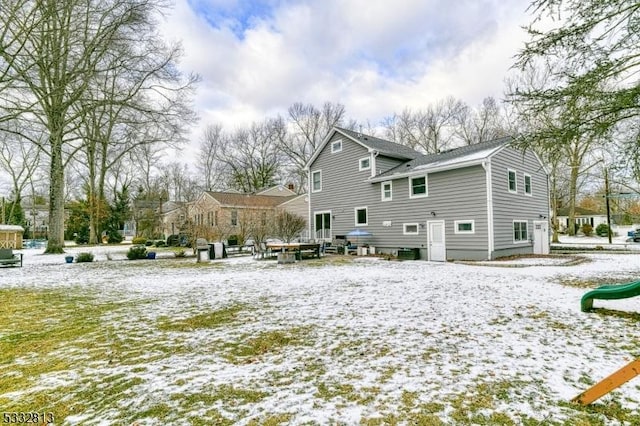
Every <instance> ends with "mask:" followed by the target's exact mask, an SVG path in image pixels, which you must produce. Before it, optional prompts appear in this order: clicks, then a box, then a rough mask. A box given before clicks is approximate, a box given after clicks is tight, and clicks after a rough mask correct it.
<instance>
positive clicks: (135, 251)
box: [127, 245, 147, 260]
mask: <svg viewBox="0 0 640 426" xmlns="http://www.w3.org/2000/svg"><path fill="white" fill-rule="evenodd" d="M146 258H147V248H146V247H145V246H141V245H137V246H132V247H130V248H129V251H128V252H127V259H129V260H135V259H146Z"/></svg>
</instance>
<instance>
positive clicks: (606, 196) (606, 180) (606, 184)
mask: <svg viewBox="0 0 640 426" xmlns="http://www.w3.org/2000/svg"><path fill="white" fill-rule="evenodd" d="M604 199H605V202H606V204H607V228H608V230H607V234H608V236H609V244H611V209H610V207H609V169H608V168H607V167H605V168H604Z"/></svg>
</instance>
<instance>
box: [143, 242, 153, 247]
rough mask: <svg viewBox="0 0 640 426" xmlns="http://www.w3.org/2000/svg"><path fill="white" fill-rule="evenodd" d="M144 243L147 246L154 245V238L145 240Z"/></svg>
mask: <svg viewBox="0 0 640 426" xmlns="http://www.w3.org/2000/svg"><path fill="white" fill-rule="evenodd" d="M144 245H145V246H147V247H150V246H152V245H153V240H147V241H145V242H144Z"/></svg>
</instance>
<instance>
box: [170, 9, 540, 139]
mask: <svg viewBox="0 0 640 426" xmlns="http://www.w3.org/2000/svg"><path fill="white" fill-rule="evenodd" d="M527 6H528V1H525V0H509V1H504V0H455V1H451V0H395V1H390V0H261V1H248V0H176V4H175V8H174V9H173V11H172V12H171V14H170V15H168V16H167V19H166V24H165V25H164V26H163V32H164V33H165V35H166V37H167V38H169V39H170V40H181V42H182V44H183V47H184V51H185V57H184V59H183V61H182V64H181V66H182V68H183V69H185V70H188V71H193V72H197V73H198V74H200V75H201V76H202V83H201V84H200V86H199V90H198V94H197V99H196V105H197V108H198V111H199V113H200V116H201V122H200V124H199V127H198V128H197V129H194V134H193V139H194V140H197V139H198V138H199V136H200V133H201V129H202V127H204V126H206V125H207V124H213V123H221V124H223V126H224V127H225V128H228V129H232V128H233V127H234V126H238V125H244V124H247V123H250V122H252V121H260V120H262V119H264V118H266V117H271V116H274V115H276V114H286V110H287V108H288V107H289V106H290V105H291V104H293V103H294V102H304V103H312V104H315V105H318V106H319V105H321V104H322V103H324V102H325V101H329V102H336V103H341V104H343V105H345V107H346V111H347V115H348V116H349V117H350V118H353V119H356V120H358V121H360V122H369V123H371V124H372V125H377V124H378V123H380V121H381V120H382V119H384V118H385V117H387V116H391V115H393V113H399V112H401V111H402V110H403V109H405V108H412V109H420V108H425V107H426V106H427V105H429V104H430V103H435V102H437V101H439V100H442V99H444V98H446V97H447V96H453V97H455V98H458V99H461V100H463V101H465V102H467V103H468V104H469V105H471V106H477V105H479V104H480V103H481V101H482V99H483V98H484V97H486V96H494V97H496V98H501V97H502V95H503V88H504V80H505V78H506V76H507V73H508V72H509V68H510V66H511V65H512V63H513V56H514V55H515V54H516V53H517V51H518V50H519V49H520V48H522V46H523V43H524V41H525V40H526V34H525V33H524V31H523V30H522V28H521V27H522V26H523V25H526V24H528V23H529V21H530V19H531V17H530V16H529V15H528V14H527V12H526V9H527Z"/></svg>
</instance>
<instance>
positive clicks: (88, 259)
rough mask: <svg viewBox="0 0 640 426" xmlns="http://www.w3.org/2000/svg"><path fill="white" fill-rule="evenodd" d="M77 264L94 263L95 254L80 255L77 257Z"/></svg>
mask: <svg viewBox="0 0 640 426" xmlns="http://www.w3.org/2000/svg"><path fill="white" fill-rule="evenodd" d="M76 262H78V263H83V262H93V253H78V255H77V256H76Z"/></svg>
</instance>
